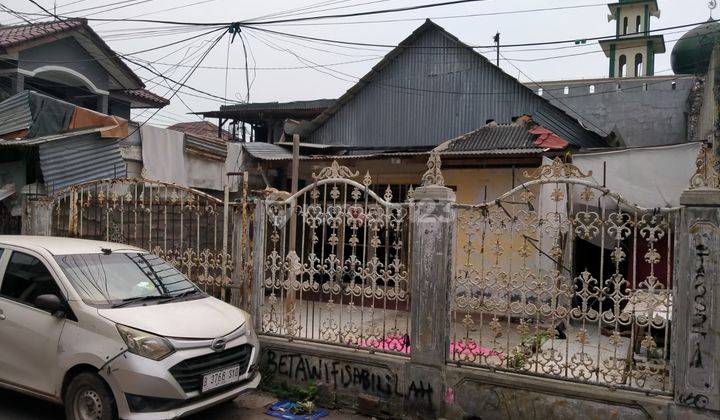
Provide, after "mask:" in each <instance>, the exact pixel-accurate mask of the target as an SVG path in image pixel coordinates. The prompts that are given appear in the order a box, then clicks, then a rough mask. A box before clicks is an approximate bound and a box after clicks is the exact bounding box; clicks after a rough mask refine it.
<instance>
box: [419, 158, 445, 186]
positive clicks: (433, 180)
mask: <svg viewBox="0 0 720 420" xmlns="http://www.w3.org/2000/svg"><path fill="white" fill-rule="evenodd" d="M427 168H428V169H427V171H425V173H424V174H423V176H422V180H421V181H420V184H421V185H422V186H423V187H429V186H431V185H434V186H438V187H444V186H445V178H443V174H442V170H441V168H442V160H441V159H440V153H439V152H437V151H432V152H430V157H429V158H428V161H427Z"/></svg>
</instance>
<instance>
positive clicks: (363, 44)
mask: <svg viewBox="0 0 720 420" xmlns="http://www.w3.org/2000/svg"><path fill="white" fill-rule="evenodd" d="M711 22H718V20H708V21H702V22H694V23H688V24H685V25H677V26H669V27H666V28H659V29H653V30H650V31H648V32H649V33H655V32H662V31H669V30H674V29H681V28H688V27H691V26H698V25H702V24H707V23H711ZM247 26H249V28H251V29H255V30H257V31H264V32H269V33H273V34H275V35H281V36H286V37H290V38H298V39H304V40H309V41H319V42H327V43H331V44H339V45H352V46H361V47H380V48H407V49H448V48H496V47H497V45H495V44H489V45H462V46H458V47H448V46H420V45H395V44H377V43H369V42H354V41H341V40H336V39H328V38H319V37H312V36H306V35H299V34H294V33H289V32H282V31H275V30H271V29H267V28H257V27H255V25H254V24H249V25H247ZM633 36H636V34H633V35H632V36H631V35H628V36H621V37H617V36H616V35H607V36H596V37H582V38H574V39H565V40H557V41H542V42H526V43H516V44H504V45H503V44H501V45H500V48H511V47H532V46H542V45H556V44H567V43H575V42H577V41H578V40H583V41H585V42H587V41H606V40H607V41H609V40H617V41H622V40H626V39H632V37H633Z"/></svg>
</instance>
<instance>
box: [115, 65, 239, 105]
mask: <svg viewBox="0 0 720 420" xmlns="http://www.w3.org/2000/svg"><path fill="white" fill-rule="evenodd" d="M126 60H128V61H129V62H131V63H133V64H135V65H136V66H139V67H142V68H143V69H145V70H147V71H149V72H150V73H152V74H154V75H155V76H157V77H160V78H162V79H164V80H167V81H169V82H172V83H175V84H176V85H179V86H180V87H184V88H186V89H189V90H191V91H193V92H197V93H201V94H203V95H207V96H209V97H211V98H214V99H218V100H220V101H224V102H228V101H230V102H237V101H232V100H230V99H228V98H224V97H222V96H218V95H215V94H212V93H209V92H205V91H203V90H200V89H196V88H194V87H192V86H188V85H187V84H185V83H184V82H181V81H177V80H174V79H172V78H170V77H167V76H165V75H163V74H162V73H160V72H158V71H157V70H154V69H152V68H151V67H149V66H146V65H144V64H142V63H139V62H137V61H135V60H133V59H130V58H126ZM191 68H193V69H195V70H197V69H198V68H199V67H198V66H192V67H191Z"/></svg>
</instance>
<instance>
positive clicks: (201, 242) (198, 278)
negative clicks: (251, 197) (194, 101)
mask: <svg viewBox="0 0 720 420" xmlns="http://www.w3.org/2000/svg"><path fill="white" fill-rule="evenodd" d="M236 211H241V209H239V208H238V206H231V205H230V204H229V203H224V202H223V200H220V199H218V198H215V197H213V196H211V195H208V194H206V193H203V192H201V191H197V190H194V189H191V188H184V187H179V186H177V185H173V184H168V183H163V182H159V181H147V180H137V179H112V180H97V181H92V182H88V183H84V184H80V185H74V186H72V187H70V188H68V189H66V190H64V191H62V192H60V193H59V194H57V195H55V196H54V198H53V221H52V233H53V235H57V236H69V237H77V238H85V239H96V240H105V241H112V242H119V243H123V244H128V245H133V246H137V247H140V248H144V249H147V250H150V251H151V252H153V253H155V254H157V255H159V256H161V257H163V258H164V259H165V260H167V261H168V262H170V263H172V264H173V265H174V266H175V267H177V268H178V269H179V270H180V271H182V272H183V273H184V274H185V275H187V276H188V278H190V279H191V280H193V281H194V282H195V283H197V284H198V285H199V286H200V287H201V288H202V289H203V290H205V291H206V292H208V293H210V294H212V295H214V296H216V297H219V298H222V299H225V300H229V299H230V293H229V291H230V289H231V288H233V287H235V286H237V285H235V286H234V285H233V284H232V282H231V276H232V273H233V270H234V264H235V261H234V260H233V257H232V252H231V251H232V250H233V249H234V246H235V244H234V238H235V235H233V230H234V229H233V220H234V214H233V213H235V212H236Z"/></svg>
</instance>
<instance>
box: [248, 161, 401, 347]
mask: <svg viewBox="0 0 720 420" xmlns="http://www.w3.org/2000/svg"><path fill="white" fill-rule="evenodd" d="M357 176H358V174H357V173H355V174H353V173H352V172H351V171H350V170H349V169H348V168H345V167H341V166H339V165H337V163H333V166H331V167H329V168H326V169H324V170H323V171H321V172H320V174H319V175H317V176H314V178H315V182H314V183H313V184H311V185H308V186H307V187H305V188H304V189H302V190H300V191H298V192H297V193H296V194H294V195H287V194H285V195H283V194H282V193H277V194H272V195H270V196H269V197H267V198H266V199H265V200H264V201H262V202H261V203H262V206H264V207H263V208H262V214H263V219H264V222H261V221H260V220H259V219H258V216H257V215H256V219H255V223H264V224H265V229H264V230H263V232H264V233H263V238H262V239H263V240H262V242H261V243H262V244H263V249H262V250H260V249H256V250H255V252H262V253H263V254H262V255H263V259H262V264H263V266H262V267H261V268H260V269H259V270H258V271H256V272H259V273H261V275H260V277H261V278H258V279H256V280H257V282H258V285H260V286H261V287H262V290H261V291H260V294H261V299H262V303H261V306H260V308H261V333H263V334H267V335H276V336H283V337H288V338H292V339H296V340H307V341H319V342H323V343H329V344H335V345H341V346H347V347H355V348H365V349H368V350H372V351H386V352H393V353H399V354H407V353H409V351H410V346H409V331H410V317H409V304H410V295H409V288H408V269H407V251H406V249H407V244H408V223H407V221H408V206H407V204H400V203H393V202H392V199H393V197H392V191H391V189H390V188H389V187H388V188H387V189H386V192H385V194H384V196H383V197H380V196H378V195H377V194H376V193H375V192H373V191H372V190H371V188H370V186H371V178H370V176H369V174H368V175H366V176H365V178H364V179H363V183H359V182H356V181H354V180H353V179H351V178H353V177H357ZM256 232H257V231H256ZM255 239H256V244H257V243H258V242H257V239H258V238H255ZM256 261H257V260H256ZM256 269H258V268H257V267H256Z"/></svg>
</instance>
